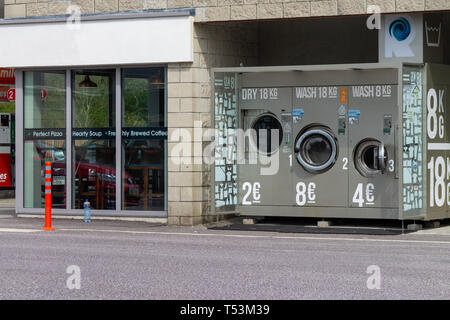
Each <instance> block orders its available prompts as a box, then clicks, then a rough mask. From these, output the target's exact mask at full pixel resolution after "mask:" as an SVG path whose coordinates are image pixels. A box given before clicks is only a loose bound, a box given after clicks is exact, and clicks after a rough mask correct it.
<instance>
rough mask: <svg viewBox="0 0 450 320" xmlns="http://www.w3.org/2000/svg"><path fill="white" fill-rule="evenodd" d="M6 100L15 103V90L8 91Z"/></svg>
mask: <svg viewBox="0 0 450 320" xmlns="http://www.w3.org/2000/svg"><path fill="white" fill-rule="evenodd" d="M8 100H9V101H16V89H14V88H13V89H9V90H8Z"/></svg>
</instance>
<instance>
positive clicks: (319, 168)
mask: <svg viewBox="0 0 450 320" xmlns="http://www.w3.org/2000/svg"><path fill="white" fill-rule="evenodd" d="M295 152H296V158H297V161H298V163H300V165H301V166H302V167H303V168H304V169H305V170H306V171H308V172H311V173H321V172H325V171H327V170H328V169H330V168H331V167H332V166H333V165H334V163H335V162H336V158H337V155H338V146H337V141H336V138H335V137H334V135H333V134H332V133H331V130H330V129H328V128H326V127H322V126H313V127H310V128H308V129H306V130H303V131H302V132H301V133H300V135H299V136H298V137H297V140H296V142H295Z"/></svg>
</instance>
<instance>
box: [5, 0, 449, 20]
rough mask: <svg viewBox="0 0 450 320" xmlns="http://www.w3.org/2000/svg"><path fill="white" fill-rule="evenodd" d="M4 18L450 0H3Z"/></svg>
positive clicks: (287, 11) (404, 6) (441, 3)
mask: <svg viewBox="0 0 450 320" xmlns="http://www.w3.org/2000/svg"><path fill="white" fill-rule="evenodd" d="M4 1H5V17H6V18H17V17H30V16H45V15H60V14H66V13H67V7H68V6H69V5H70V4H74V5H78V6H80V8H81V13H99V12H117V11H130V10H161V9H178V8H196V19H195V20H196V22H202V21H229V20H252V19H278V18H294V17H320V16H337V15H354V14H364V13H366V12H367V10H366V8H367V6H369V5H378V6H379V7H380V9H381V10H382V12H384V13H392V12H409V11H428V10H450V1H448V0H223V1H219V0H63V1H55V0H50V1H49V0H4Z"/></svg>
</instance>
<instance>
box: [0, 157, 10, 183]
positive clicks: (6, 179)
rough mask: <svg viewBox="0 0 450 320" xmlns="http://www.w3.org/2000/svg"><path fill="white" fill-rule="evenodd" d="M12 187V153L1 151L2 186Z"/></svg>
mask: <svg viewBox="0 0 450 320" xmlns="http://www.w3.org/2000/svg"><path fill="white" fill-rule="evenodd" d="M7 187H11V154H9V153H0V188H7Z"/></svg>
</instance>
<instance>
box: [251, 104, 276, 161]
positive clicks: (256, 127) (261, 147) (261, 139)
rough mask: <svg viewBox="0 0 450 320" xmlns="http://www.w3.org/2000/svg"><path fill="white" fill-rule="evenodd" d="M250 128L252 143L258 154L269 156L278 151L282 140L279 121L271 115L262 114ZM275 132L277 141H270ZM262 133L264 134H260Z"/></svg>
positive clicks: (267, 113)
mask: <svg viewBox="0 0 450 320" xmlns="http://www.w3.org/2000/svg"><path fill="white" fill-rule="evenodd" d="M251 128H252V129H253V131H252V135H251V137H252V141H251V142H252V143H253V145H254V146H256V149H257V150H258V152H260V153H262V154H267V155H271V154H273V153H274V152H275V151H277V150H278V147H279V146H280V144H281V141H282V140H283V128H282V126H281V123H280V121H279V120H278V118H277V117H276V116H275V115H274V114H273V113H269V112H266V113H263V114H261V115H259V116H258V117H256V119H255V120H254V121H253V123H252V125H251ZM274 131H276V135H275V137H276V136H278V141H272V134H273V132H274ZM263 132H264V134H262V133H263Z"/></svg>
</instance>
